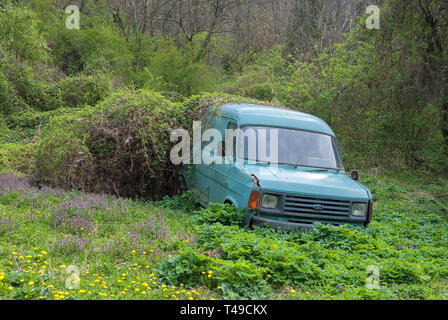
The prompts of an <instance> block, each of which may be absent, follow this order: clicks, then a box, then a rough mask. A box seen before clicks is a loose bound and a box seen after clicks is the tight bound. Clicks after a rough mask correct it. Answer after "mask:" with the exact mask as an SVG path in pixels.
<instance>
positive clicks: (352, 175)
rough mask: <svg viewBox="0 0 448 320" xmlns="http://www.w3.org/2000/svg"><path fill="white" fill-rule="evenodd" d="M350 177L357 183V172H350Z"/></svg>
mask: <svg viewBox="0 0 448 320" xmlns="http://www.w3.org/2000/svg"><path fill="white" fill-rule="evenodd" d="M350 177H351V178H352V179H353V180H355V181H358V180H359V171H358V170H352V171H350Z"/></svg>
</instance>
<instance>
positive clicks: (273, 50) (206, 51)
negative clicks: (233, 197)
mask: <svg viewBox="0 0 448 320" xmlns="http://www.w3.org/2000/svg"><path fill="white" fill-rule="evenodd" d="M72 2H73V3H71V4H78V5H79V6H80V17H81V25H80V26H81V28H80V29H79V30H76V29H75V30H70V29H67V28H66V25H65V19H66V18H67V17H68V14H66V13H65V8H64V7H62V4H61V2H60V1H53V0H31V1H14V0H7V1H2V2H1V3H0V172H1V175H0V243H1V246H0V297H2V298H19V299H38V298H41V299H52V298H56V299H66V298H75V299H78V298H79V299H83V298H89V299H91V298H111V297H112V298H123V299H128V298H133V299H135V298H143V297H146V298H157V299H159V298H160V299H164V298H173V299H174V298H183V299H187V298H194V299H197V298H201V297H204V298H229V299H231V298H284V299H290V298H291V299H296V298H298V299H304V298H319V299H324V298H331V299H340V298H342V299H347V298H355V299H356V298H361V299H364V298H366V299H377V298H381V299H426V298H447V290H446V288H447V272H448V271H447V270H448V269H447V266H448V264H447V258H448V257H447V253H446V246H447V241H448V239H447V237H446V236H445V234H446V230H447V224H446V223H447V221H446V217H447V214H448V209H447V204H448V199H447V197H448V194H447V190H448V185H447V183H446V179H447V172H448V100H447V99H448V78H447V70H448V51H447V49H448V24H447V23H446V22H447V21H448V16H447V13H448V9H447V8H446V4H445V3H444V2H442V1H430V0H421V1H418V0H410V1H401V0H384V1H379V5H380V9H381V11H380V13H381V15H380V17H381V20H380V26H381V27H380V29H379V30H376V29H373V30H369V29H367V28H366V26H365V20H366V18H367V16H366V15H365V14H364V12H365V7H366V6H367V5H368V4H370V3H367V1H364V0H363V1H355V0H341V1H324V0H317V1H294V0H278V1H275V2H272V1H264V0H261V1H235V0H222V1H209V0H204V1H202V0H201V1H197V0H184V1H175V0H168V1H158V0H151V1H149V0H138V1H132V5H131V3H130V2H129V1H121V0H117V1H108V0H100V1H91V0H87V1H85V0H82V1H81V0H80V1H75V0H74V1H72ZM260 101H264V102H263V103H265V104H271V105H282V106H284V107H286V108H290V109H293V110H297V111H302V112H308V113H312V114H313V115H316V116H318V117H320V118H322V119H323V120H325V121H326V122H327V123H328V124H329V125H330V126H331V127H332V129H333V131H334V132H335V133H336V135H337V137H338V141H339V144H340V146H341V148H342V152H343V157H344V165H345V168H346V169H347V170H349V169H352V168H357V169H364V170H365V171H363V172H367V171H368V172H370V174H369V175H368V177H367V176H364V179H363V181H362V182H363V183H364V184H365V185H367V186H368V187H369V188H370V190H372V192H373V195H374V198H375V213H374V220H373V222H372V224H371V226H370V227H369V228H368V229H366V230H365V229H356V228H355V229H353V228H346V227H341V228H336V227H332V226H325V225H319V226H317V227H316V228H315V229H313V230H312V231H311V232H310V233H304V234H302V233H296V232H291V233H282V232H275V231H273V230H260V229H257V230H249V229H246V228H244V227H243V226H242V225H241V221H242V219H243V212H242V211H240V210H237V209H235V208H233V207H231V206H229V205H224V206H213V207H212V208H208V209H199V208H198V207H197V205H196V204H195V202H194V201H193V200H192V199H191V197H190V196H189V193H182V192H183V191H184V190H183V188H182V181H181V176H180V166H175V165H173V164H172V163H171V162H170V161H169V152H170V149H171V147H172V144H173V143H172V142H171V141H170V139H169V135H170V130H171V129H176V128H184V129H187V130H192V122H193V121H194V120H199V119H201V118H202V116H203V114H204V112H205V110H206V108H207V107H208V106H210V105H219V104H222V103H225V102H251V103H261V102H260ZM377 171H379V172H385V173H387V174H380V175H377V174H376V173H374V172H377ZM393 175H397V177H395V178H391V177H390V176H393ZM106 194H107V195H106ZM120 197H127V198H126V200H125V198H120ZM131 199H133V200H131ZM139 199H140V201H143V200H145V201H148V200H154V201H155V200H161V199H163V200H162V201H160V202H157V203H153V202H140V201H139ZM70 265H74V266H77V267H78V268H79V270H80V277H81V279H82V280H81V283H80V288H79V289H78V290H69V291H67V289H64V288H65V280H66V278H67V277H68V275H67V270H66V269H67V267H68V266H70ZM372 265H373V266H377V267H378V268H379V270H380V280H381V288H380V289H376V290H369V289H367V288H366V286H365V283H366V278H367V277H368V276H369V273H368V272H367V271H366V269H367V267H369V266H372ZM117 266H118V267H117ZM48 271H51V272H50V273H48ZM72 272H73V270H72V269H70V270H69V272H68V273H69V274H70V273H72ZM70 279H75V278H70ZM172 286H173V287H172Z"/></svg>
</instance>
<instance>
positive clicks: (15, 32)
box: [0, 4, 47, 61]
mask: <svg viewBox="0 0 448 320" xmlns="http://www.w3.org/2000/svg"><path fill="white" fill-rule="evenodd" d="M0 26H2V27H1V28H0V42H1V43H2V44H3V45H4V46H5V48H6V49H7V50H8V51H11V52H13V53H14V56H15V58H17V59H18V60H19V61H23V60H29V61H42V60H45V59H46V58H47V53H46V50H47V45H46V42H45V40H44V37H43V36H42V35H41V34H40V33H39V30H38V27H37V18H36V15H35V13H34V12H33V11H32V10H29V9H27V8H25V7H22V6H13V5H10V4H7V5H6V6H5V7H4V8H3V9H2V10H1V11H0Z"/></svg>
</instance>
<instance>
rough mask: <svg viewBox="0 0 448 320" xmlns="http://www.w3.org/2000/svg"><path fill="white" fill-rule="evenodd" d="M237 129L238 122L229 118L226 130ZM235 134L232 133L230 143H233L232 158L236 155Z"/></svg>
mask: <svg viewBox="0 0 448 320" xmlns="http://www.w3.org/2000/svg"><path fill="white" fill-rule="evenodd" d="M236 129H238V124H237V123H236V122H235V121H233V120H229V121H228V122H227V127H226V130H233V131H234V132H235V130H236ZM236 143H237V141H236V134H234V135H233V141H232V145H233V158H235V156H236Z"/></svg>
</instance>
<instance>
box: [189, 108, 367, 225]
mask: <svg viewBox="0 0 448 320" xmlns="http://www.w3.org/2000/svg"><path fill="white" fill-rule="evenodd" d="M214 110H215V111H214V112H210V115H209V116H208V117H206V118H205V119H204V120H203V122H202V130H204V129H207V128H208V129H210V128H212V129H214V130H215V131H217V132H219V133H220V134H221V137H223V138H222V140H221V141H218V143H217V144H216V141H215V144H214V145H215V146H216V145H218V147H217V148H215V149H216V150H215V149H213V150H215V151H213V150H212V149H210V145H213V144H212V143H209V142H207V139H204V137H202V144H201V146H200V148H201V152H202V154H205V153H207V154H208V160H209V161H202V162H201V163H198V164H194V165H191V166H188V167H186V169H185V170H184V178H185V181H186V184H187V188H188V189H190V190H193V193H194V194H195V195H196V197H197V199H198V200H199V202H200V203H201V204H202V205H204V206H207V205H208V204H210V203H229V204H233V205H235V206H236V207H239V208H247V209H248V210H247V212H248V214H247V217H246V223H247V224H248V225H249V226H260V227H264V226H268V227H272V228H280V229H286V230H292V229H300V230H303V231H306V230H309V229H310V228H312V227H313V225H314V224H315V223H317V222H320V223H328V224H334V225H342V224H351V225H363V226H365V227H367V225H368V224H369V222H370V221H371V219H372V196H371V193H370V191H369V190H368V189H367V188H366V187H364V186H363V185H361V184H359V183H358V182H357V181H355V180H357V172H354V176H355V177H354V178H351V177H348V176H347V174H346V173H345V170H344V167H343V165H342V160H341V154H340V150H339V147H338V143H337V140H336V137H335V134H334V132H333V131H332V130H331V128H330V127H329V126H328V125H327V124H326V123H325V122H324V121H323V120H321V119H319V118H317V117H315V116H312V115H309V114H306V113H301V112H296V111H291V110H287V109H283V108H278V107H269V106H259V105H250V104H225V105H223V106H221V107H214ZM229 132H230V133H229ZM215 139H216V138H215ZM204 140H206V142H204ZM210 141H212V139H210ZM263 142H264V144H263ZM208 149H209V150H208Z"/></svg>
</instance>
